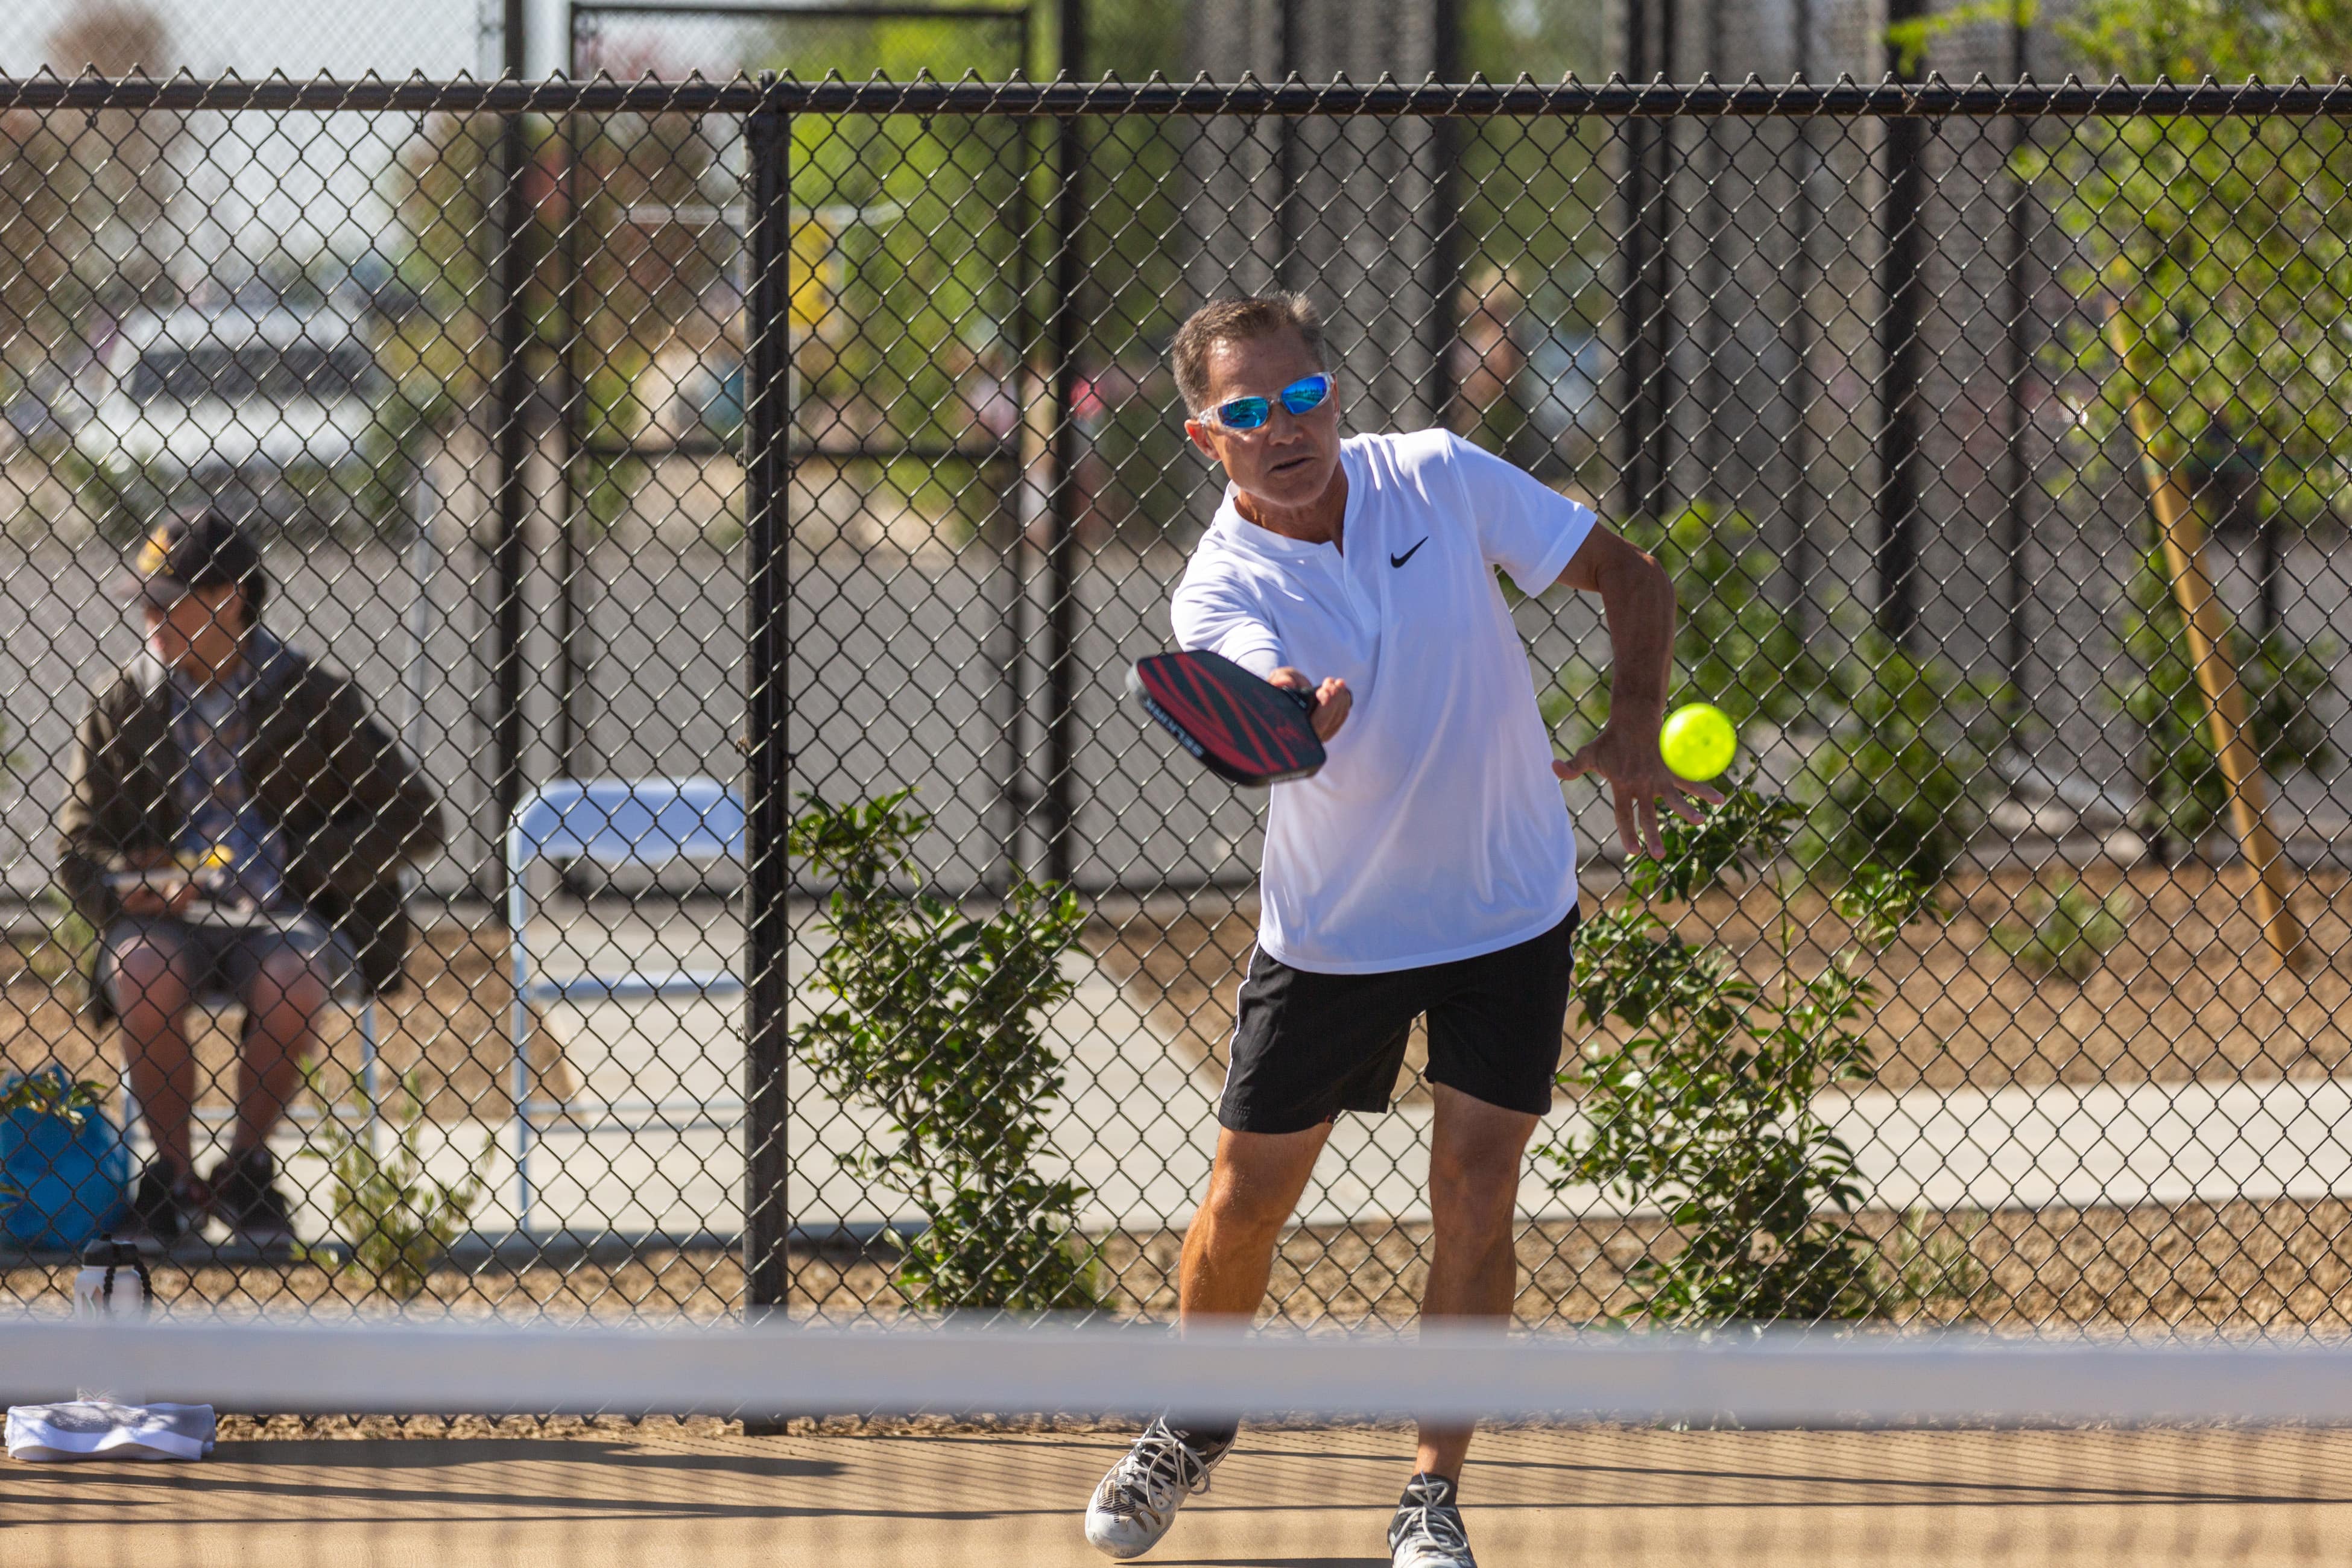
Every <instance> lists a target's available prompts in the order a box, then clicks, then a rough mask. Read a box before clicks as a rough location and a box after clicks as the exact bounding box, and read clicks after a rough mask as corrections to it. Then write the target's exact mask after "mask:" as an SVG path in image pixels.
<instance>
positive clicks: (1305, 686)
mask: <svg viewBox="0 0 2352 1568" xmlns="http://www.w3.org/2000/svg"><path fill="white" fill-rule="evenodd" d="M1266 679H1268V680H1270V681H1272V682H1274V684H1276V686H1286V687H1288V688H1289V689H1291V690H1293V691H1304V692H1307V693H1308V694H1310V695H1311V696H1313V697H1314V699H1315V711H1314V712H1312V713H1310V714H1308V715H1307V722H1308V723H1310V724H1312V725H1314V726H1315V738H1316V739H1317V740H1318V741H1328V740H1329V739H1330V738H1331V737H1332V736H1334V735H1336V734H1338V733H1339V726H1340V725H1342V724H1344V723H1346V722H1347V721H1348V714H1349V710H1352V709H1353V708H1354V707H1355V705H1356V694H1355V693H1354V692H1352V691H1350V690H1349V689H1348V683H1347V682H1346V681H1344V680H1342V679H1339V677H1338V676H1336V675H1333V676H1327V677H1326V678H1325V679H1324V680H1323V683H1322V684H1321V685H1319V686H1318V685H1317V684H1316V683H1315V682H1314V681H1312V680H1309V679H1307V677H1306V676H1304V675H1302V674H1300V673H1299V672H1298V671H1297V670H1295V669H1293V668H1290V667H1289V666H1288V665H1284V666H1283V667H1282V668H1280V669H1277V670H1275V671H1273V672H1272V673H1271V674H1269V675H1268V676H1267V677H1266Z"/></svg>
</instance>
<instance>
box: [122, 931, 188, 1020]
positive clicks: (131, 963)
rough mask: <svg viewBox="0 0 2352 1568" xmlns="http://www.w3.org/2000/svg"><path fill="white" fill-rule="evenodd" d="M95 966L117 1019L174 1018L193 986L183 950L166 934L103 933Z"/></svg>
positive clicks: (177, 941)
mask: <svg viewBox="0 0 2352 1568" xmlns="http://www.w3.org/2000/svg"><path fill="white" fill-rule="evenodd" d="M99 963H100V974H101V976H102V978H103V979H104V980H105V983H106V988H107V999H108V1000H109V1001H110V1002H111V1003H112V1004H113V1005H114V1010H115V1012H116V1013H118V1014H120V1015H123V1016H129V1015H131V1014H133V1013H151V1014H152V1013H157V1012H160V1013H163V1014H177V1013H179V1012H181V1011H183V1010H184V1009H185V1008H186V1006H187V1005H188V1002H189V992H190V990H191V988H192V986H193V984H194V982H193V981H192V979H191V978H190V976H189V974H188V972H187V950H186V947H185V945H184V943H182V942H180V941H179V940H178V939H176V938H175V937H173V935H172V934H171V933H170V932H169V931H164V930H163V929H161V928H159V927H155V926H152V925H134V926H118V927H116V928H115V929H114V930H112V931H109V932H108V933H107V938H106V942H105V946H104V948H103V950H102V951H101V953H100V960H99Z"/></svg>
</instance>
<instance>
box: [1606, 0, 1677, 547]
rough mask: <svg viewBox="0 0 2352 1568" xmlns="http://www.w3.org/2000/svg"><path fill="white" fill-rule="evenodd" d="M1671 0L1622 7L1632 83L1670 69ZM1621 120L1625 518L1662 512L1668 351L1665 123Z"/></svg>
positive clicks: (1638, 1)
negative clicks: (1623, 158)
mask: <svg viewBox="0 0 2352 1568" xmlns="http://www.w3.org/2000/svg"><path fill="white" fill-rule="evenodd" d="M1676 9H1677V7H1676V5H1675V0H1654V3H1653V0H1630V3H1629V4H1628V5H1627V6H1626V9H1625V28H1626V37H1625V74H1626V76H1627V77H1628V78H1629V79H1632V80H1633V81H1635V82H1641V81H1643V80H1646V79H1650V78H1651V77H1652V76H1660V77H1664V76H1669V75H1671V74H1672V73H1673V71H1674V62H1675V26H1676V25H1677V23H1678V20H1679V18H1678V17H1677V16H1676V15H1675V12H1676ZM1624 126H1625V132H1624V133H1625V180H1624V193H1625V197H1624V201H1625V230H1624V238H1623V240H1622V256H1623V259H1624V298H1625V310H1624V321H1625V335H1626V341H1625V351H1624V352H1625V358H1624V380H1623V387H1624V391H1623V394H1622V406H1623V408H1624V416H1623V420H1622V432H1623V434H1622V440H1623V455H1622V458H1621V459H1620V469H1619V471H1620V472H1621V473H1622V475H1623V483H1622V489H1623V496H1624V499H1623V500H1622V502H1621V503H1620V504H1621V506H1622V511H1623V514H1624V515H1625V516H1627V517H1643V516H1647V517H1656V516H1658V515H1660V514H1661V513H1662V512H1663V511H1664V510H1665V492H1666V454H1667V449H1668V443H1667V431H1666V419H1667V416H1668V411H1669V410H1668V397H1667V389H1666V377H1667V374H1668V366H1667V363H1666V356H1667V353H1668V351H1669V348H1670V338H1669V332H1670V331H1671V327H1672V317H1673V304H1672V301H1671V300H1670V299H1669V298H1668V295H1667V292H1666V287H1667V281H1666V279H1667V260H1668V258H1667V255H1666V201H1667V194H1668V190H1667V187H1668V177H1669V175H1670V174H1671V172H1672V170H1671V144H1670V143H1669V142H1668V139H1667V138H1668V123H1667V122H1666V121H1663V120H1651V119H1648V118H1646V117H1636V118H1633V119H1629V120H1627V121H1625V122H1624Z"/></svg>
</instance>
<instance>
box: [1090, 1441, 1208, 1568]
mask: <svg viewBox="0 0 2352 1568" xmlns="http://www.w3.org/2000/svg"><path fill="white" fill-rule="evenodd" d="M1232 1447H1233V1445H1231V1444H1230V1443H1228V1444H1223V1445H1221V1446H1220V1447H1218V1448H1217V1450H1216V1451H1215V1452H1214V1453H1211V1454H1203V1453H1202V1452H1201V1451H1200V1450H1199V1449H1197V1448H1195V1447H1192V1446H1191V1445H1190V1444H1188V1443H1186V1442H1185V1441H1184V1439H1183V1438H1181V1437H1179V1436H1176V1434H1175V1433H1173V1432H1171V1431H1170V1430H1169V1428H1168V1423H1167V1422H1166V1421H1164V1420H1163V1421H1154V1422H1153V1423H1152V1424H1151V1425H1150V1426H1147V1427H1145V1428H1144V1429H1143V1436H1140V1437H1138V1438H1137V1439H1136V1440H1135V1447H1131V1448H1129V1450H1128V1451H1127V1452H1126V1453H1125V1454H1123V1455H1121V1456H1120V1457H1119V1461H1118V1464H1116V1465H1113V1466H1112V1467H1111V1468H1110V1473H1109V1474H1108V1475H1107V1476H1105V1477H1103V1479H1102V1484H1101V1485H1100V1486H1098V1487H1097V1488H1095V1495H1094V1500H1092V1501H1090V1502H1088V1503H1087V1543H1088V1544H1089V1545H1091V1546H1093V1547H1094V1549H1095V1550H1096V1551H1097V1552H1104V1553H1106V1554H1108V1555H1109V1556H1112V1557H1116V1558H1119V1559H1121V1560H1125V1559H1127V1558H1129V1557H1140V1556H1141V1555H1143V1553H1145V1552H1149V1551H1150V1550H1151V1548H1152V1547H1153V1546H1155V1545H1157V1544H1158V1543H1159V1541H1160V1537H1161V1536H1163V1535H1165V1534H1167V1533H1168V1527H1169V1526H1170V1525H1171V1524H1173V1523H1175V1522H1176V1510H1178V1509H1180V1508H1181V1507H1182V1506H1183V1505H1184V1500H1185V1499H1186V1498H1188V1497H1191V1496H1192V1494H1193V1493H1194V1492H1204V1491H1207V1490H1208V1489H1209V1472H1210V1471H1211V1470H1213V1469H1215V1468H1217V1464H1218V1462H1219V1461H1220V1460H1222V1459H1223V1458H1224V1457H1225V1455H1226V1454H1227V1453H1229V1452H1230V1451H1231V1450H1232Z"/></svg>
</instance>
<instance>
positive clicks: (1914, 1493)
mask: <svg viewBox="0 0 2352 1568" xmlns="http://www.w3.org/2000/svg"><path fill="white" fill-rule="evenodd" d="M1119 1447H1120V1439H1119V1438H1118V1437H1117V1436H1107V1435H1103V1434H1084V1435H1081V1434H1061V1433H1045V1434H1037V1433H1024V1434H1013V1435H1007V1436H986V1435H979V1434H954V1435H941V1436H928V1435H927V1436H782V1437H744V1436H734V1435H730V1434H724V1433H709V1432H701V1433H688V1432H684V1431H680V1432H677V1433H668V1432H656V1433H647V1432H646V1431H645V1430H644V1429H641V1430H640V1432H638V1433H628V1434H616V1435H615V1434H604V1433H598V1434H595V1435H593V1436H583V1437H581V1438H545V1439H542V1438H499V1437H484V1438H458V1439H442V1438H416V1439H409V1440H401V1439H375V1438H369V1439H362V1440H319V1441H308V1440H287V1439H277V1438H272V1439H267V1440H259V1441H247V1442H236V1443H228V1444H224V1445H222V1447H221V1448H220V1449H219V1451H218V1453H217V1455H216V1457H215V1458H214V1459H213V1460H211V1461H210V1462H208V1463H205V1464H201V1465H189V1466H163V1465H134V1464H124V1463H116V1464H99V1465H88V1466H79V1467H54V1468H53V1467H36V1466H30V1465H12V1466H8V1467H6V1468H5V1470H0V1557H5V1561H6V1562H7V1563H8V1564H9V1568H20V1565H36V1564H48V1563H56V1564H58V1565H60V1568H66V1565H70V1568H98V1565H101V1564H108V1563H118V1562H119V1563H123V1564H126V1565H129V1564H133V1563H135V1564H137V1565H138V1568H170V1565H174V1564H190V1565H195V1564H202V1565H205V1568H215V1565H217V1568H277V1565H279V1564H284V1565H288V1568H298V1565H299V1568H316V1565H317V1564H320V1563H334V1564H336V1565H337V1568H367V1565H373V1564H383V1565H386V1568H391V1565H394V1564H398V1565H402V1568H412V1565H413V1568H457V1565H460V1564H467V1563H496V1564H498V1568H535V1565H539V1564H545V1565H548V1568H586V1565H589V1564H601V1563H632V1564H635V1563H646V1564H652V1563H679V1562H684V1563H698V1564H703V1563H709V1564H726V1563H746V1564H751V1563H757V1564H760V1565H761V1568H771V1565H772V1564H776V1563H827V1564H841V1565H844V1568H892V1565H897V1564H908V1565H909V1568H915V1565H920V1568H934V1565H938V1564H952V1565H954V1568H1080V1565H1084V1568H1095V1565H1096V1564H1098V1563H1101V1562H1102V1561H1103V1559H1101V1558H1099V1557H1097V1555H1096V1554H1095V1553H1094V1552H1092V1551H1091V1550H1090V1549H1089V1548H1088V1547H1087V1545H1086V1542H1085V1541H1084V1539H1083V1536H1082V1535H1081V1533H1080V1526H1079V1516H1080V1510H1083V1508H1084V1507H1085V1504H1086V1499H1087V1494H1088V1492H1089V1491H1090V1490H1091V1489H1092V1488H1093V1485H1094V1483H1095V1480H1096V1479H1097V1477H1098V1476H1099V1475H1100V1474H1101V1472H1102V1470H1103V1468H1104V1467H1105V1466H1107V1465H1108V1463H1109V1462H1110V1460H1111V1458H1113V1457H1114V1456H1115V1455H1116V1454H1117V1452H1118V1448H1119ZM1411 1452H1412V1447H1411V1440H1410V1438H1409V1437H1408V1436H1406V1435H1405V1434H1404V1433H1402V1432H1398V1431H1385V1430H1365V1429H1350V1430H1343V1431H1332V1432H1314V1431H1300V1432H1263V1433H1257V1432H1253V1433H1246V1434H1244V1440H1243V1444H1242V1446H1241V1447H1240V1448H1239V1449H1238V1450H1237V1451H1236V1452H1235V1453H1234V1457H1233V1458H1231V1459H1230V1460H1229V1461H1227V1463H1226V1464H1225V1465H1224V1466H1223V1467H1222V1468H1220V1469H1219V1470H1218V1472H1217V1475H1216V1479H1215V1482H1214V1485H1213V1487H1212V1489H1210V1490H1209V1491H1208V1492H1207V1493H1206V1494H1204V1495H1202V1496H1200V1497H1197V1498H1195V1499H1193V1500H1192V1501H1191V1502H1190V1503H1188V1504H1187V1506H1186V1508H1185V1510H1184V1514H1183V1516H1182V1518H1181V1520H1180V1521H1178V1524H1177V1528H1176V1531H1175V1532H1174V1533H1173V1534H1172V1535H1171V1537H1170V1539H1169V1541H1168V1542H1166V1544H1165V1547H1164V1548H1163V1550H1162V1551H1160V1552H1154V1553H1152V1554H1151V1555H1150V1556H1149V1557H1147V1558H1146V1559H1145V1560H1144V1561H1146V1562H1147V1563H1167V1564H1191V1565H1192V1568H1377V1565H1378V1564H1381V1563H1385V1562H1386V1561H1387V1558H1386V1553H1385V1550H1384V1549H1385V1544H1386V1542H1385V1540H1384V1531H1385V1529H1386V1526H1387V1523H1388V1518H1389V1512H1390V1510H1391V1508H1392V1507H1393V1506H1394V1503H1395V1499H1396V1494H1397V1491H1398V1489H1399V1488H1400V1487H1401V1486H1402V1484H1403V1481H1404V1479H1405V1477H1406V1475H1407V1473H1408V1471H1409V1470H1410V1468H1411ZM2347 1478H2352V1435H2346V1434H2339V1433H2335V1432H2317V1431H2299V1430H2293V1429H2288V1430H2272V1431H2267V1432H2262V1433H2252V1432H2230V1431H2221V1430H2215V1431H2202V1432H2178V1431H2170V1432H2130V1431H2118V1430H2112V1429H2110V1430H2104V1431H2097V1432H2031V1431H2028V1432H2000V1433H1985V1432H1924V1431H1902V1432H1876V1433H1868V1432H1840V1433H1822V1434H1805V1433H1785V1432H1783V1433H1775V1432H1671V1431H1660V1430H1649V1429H1642V1430H1633V1429H1626V1430H1610V1429H1594V1428H1584V1429H1574V1430H1565V1429H1562V1430H1542V1429H1535V1428H1525V1429H1522V1428H1513V1429H1507V1430H1503V1431H1497V1432H1494V1433H1490V1434H1487V1435H1486V1436H1482V1437H1481V1439H1480V1443H1479V1447H1478V1448H1477V1449H1476V1450H1475V1452H1474V1455H1473V1458H1472V1463H1471V1468H1470V1470H1469V1472H1468V1474H1467V1475H1466V1476H1465V1484H1464V1500H1465V1509H1466V1511H1467V1514H1468V1518H1469V1522H1470V1530H1471V1538H1472V1541H1473V1542H1474V1544H1475V1546H1476V1547H1477V1549H1478V1552H1479V1556H1480V1561H1481V1562H1482V1563H1486V1564H1487V1568H1513V1565H1514V1564H1524V1565H1528V1568H1534V1565H1537V1564H1545V1565H1549V1564H1551V1563H1561V1562H1582V1561H1593V1562H1607V1563H1611V1564H1612V1568H1617V1565H1647V1564H1656V1565H1658V1568H1666V1565H1668V1564H1672V1565H1674V1568H1686V1565H1689V1564H1726V1565H1728V1564H1734V1563H1737V1564H1738V1565H1740V1568H1822V1565H1825V1564H1829V1565H1835V1564H1846V1563H1854V1564H1861V1563H1906V1564H1908V1563H1950V1564H1956V1565H1971V1568H1972V1565H1978V1564H1993V1563H2034V1564H2069V1565H2073V1564H2082V1565H2084V1568H2088V1565H2090V1564H2094V1563H2096V1564H2106V1563H2120V1562H2130V1563H2135V1564H2139V1563H2197V1564H2198V1565H2199V1568H2217V1565H2233V1564H2250V1565H2265V1568H2266V1565H2269V1564H2273V1563H2276V1564H2284V1563H2340V1562H2346V1561H2352V1479H2347Z"/></svg>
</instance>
